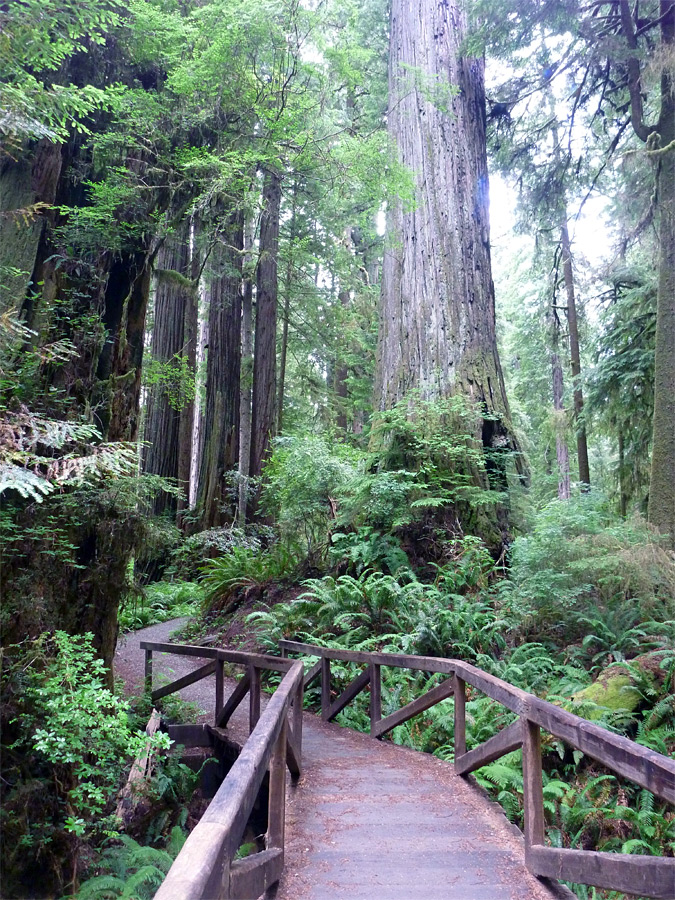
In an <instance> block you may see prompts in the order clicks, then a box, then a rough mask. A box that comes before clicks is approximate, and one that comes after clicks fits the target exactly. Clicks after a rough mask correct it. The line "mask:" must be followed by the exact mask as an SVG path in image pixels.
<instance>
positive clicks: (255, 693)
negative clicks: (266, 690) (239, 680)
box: [248, 665, 260, 731]
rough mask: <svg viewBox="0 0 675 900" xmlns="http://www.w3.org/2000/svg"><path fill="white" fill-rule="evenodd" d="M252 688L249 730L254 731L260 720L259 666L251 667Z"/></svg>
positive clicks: (249, 670) (249, 669)
mask: <svg viewBox="0 0 675 900" xmlns="http://www.w3.org/2000/svg"><path fill="white" fill-rule="evenodd" d="M248 672H249V675H250V677H251V686H250V688H249V691H250V693H249V719H248V724H249V730H250V731H253V729H254V728H255V726H256V725H257V724H258V719H259V718H260V669H259V668H258V667H257V666H253V665H251V666H249V668H248Z"/></svg>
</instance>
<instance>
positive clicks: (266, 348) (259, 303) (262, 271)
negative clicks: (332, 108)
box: [250, 169, 281, 478]
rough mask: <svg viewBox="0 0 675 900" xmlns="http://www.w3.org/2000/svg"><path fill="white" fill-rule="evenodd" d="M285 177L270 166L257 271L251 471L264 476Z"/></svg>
mask: <svg viewBox="0 0 675 900" xmlns="http://www.w3.org/2000/svg"><path fill="white" fill-rule="evenodd" d="M280 211H281V178H280V176H279V174H278V173H277V172H275V171H273V170H271V169H268V170H266V172H265V178H264V182H263V210H262V215H261V218H260V257H259V259H258V269H257V274H256V318H255V355H254V360H253V404H252V423H251V469H250V474H251V476H252V477H254V478H256V477H258V476H260V474H261V473H262V470H263V466H264V463H265V461H266V459H267V457H268V455H269V451H270V441H271V439H272V437H273V436H274V433H275V427H276V409H275V407H276V367H277V295H278V261H279V215H280Z"/></svg>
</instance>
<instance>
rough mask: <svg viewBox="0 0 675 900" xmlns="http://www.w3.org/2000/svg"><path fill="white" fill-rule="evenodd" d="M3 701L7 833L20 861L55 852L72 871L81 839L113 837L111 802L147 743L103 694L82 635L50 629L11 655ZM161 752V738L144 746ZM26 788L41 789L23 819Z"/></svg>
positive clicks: (117, 703)
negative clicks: (33, 810)
mask: <svg viewBox="0 0 675 900" xmlns="http://www.w3.org/2000/svg"><path fill="white" fill-rule="evenodd" d="M3 698H4V703H5V715H6V714H7V707H8V706H9V708H10V709H11V710H12V713H13V718H12V719H11V720H10V722H9V724H8V726H7V729H8V730H9V732H10V734H12V735H13V740H12V742H11V744H10V746H9V750H8V753H9V754H10V760H5V761H4V765H5V777H6V778H7V779H8V783H9V785H10V790H9V794H8V797H7V799H6V804H5V814H4V816H5V821H4V826H5V828H6V829H7V832H6V833H8V834H9V833H12V834H14V844H15V845H16V846H17V847H18V848H19V849H21V850H22V852H23V853H24V854H25V855H27V856H28V857H29V858H39V857H40V855H41V854H45V853H47V854H49V852H50V848H51V846H52V845H53V848H54V850H55V852H58V851H59V848H61V852H66V853H67V856H69V857H70V858H71V859H72V860H73V864H74V867H75V870H76V868H77V858H78V854H79V851H80V846H81V843H82V841H84V840H90V839H91V838H93V837H96V836H99V837H100V836H103V835H106V834H110V833H114V831H115V827H116V822H115V818H114V815H112V814H111V813H112V801H113V800H114V797H115V793H116V790H117V788H118V786H119V783H120V779H121V776H122V773H123V772H124V768H125V767H126V766H127V765H128V764H130V763H131V761H132V760H133V759H134V758H135V756H136V755H137V754H138V752H139V751H140V750H141V748H142V747H144V746H145V743H146V740H147V736H146V735H145V734H143V733H140V732H136V731H135V730H134V729H133V726H132V723H131V717H130V710H129V705H128V704H127V702H126V701H124V700H122V699H120V698H119V697H117V696H115V695H114V694H113V693H111V692H110V691H109V690H108V689H107V688H106V687H105V671H104V667H103V663H102V662H101V660H100V659H97V658H96V654H95V651H94V648H93V647H92V643H91V635H84V636H79V637H77V636H76V637H73V636H70V635H67V634H65V632H62V631H57V632H55V633H54V634H43V635H41V637H40V638H38V639H37V640H36V641H33V642H26V643H25V644H24V645H21V646H16V647H10V648H9V649H8V652H7V656H6V662H5V665H4V666H3ZM7 729H6V730H7ZM168 745H169V741H168V738H167V736H166V735H161V734H159V735H156V736H155V737H153V739H152V746H153V747H154V748H168ZM35 783H39V784H41V785H42V791H43V796H42V799H41V802H42V804H43V814H42V815H41V816H40V815H38V816H37V817H31V818H29V819H28V820H24V818H23V808H22V797H23V796H24V794H25V792H26V790H27V789H29V788H30V785H32V784H35ZM45 811H50V812H48V813H47V815H45ZM65 848H67V850H65Z"/></svg>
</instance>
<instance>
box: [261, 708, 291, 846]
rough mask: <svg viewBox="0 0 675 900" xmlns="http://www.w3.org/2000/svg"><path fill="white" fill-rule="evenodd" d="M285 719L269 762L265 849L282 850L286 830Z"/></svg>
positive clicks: (286, 726)
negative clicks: (275, 848)
mask: <svg viewBox="0 0 675 900" xmlns="http://www.w3.org/2000/svg"><path fill="white" fill-rule="evenodd" d="M287 728H288V724H287V722H286V718H285V717H284V721H283V722H282V725H281V731H280V732H279V736H278V737H277V739H276V742H275V744H274V752H273V753H272V758H271V760H270V786H269V804H268V814H267V841H266V846H267V848H268V849H269V848H272V847H278V848H280V849H281V850H283V849H284V835H285V830H286V744H287Z"/></svg>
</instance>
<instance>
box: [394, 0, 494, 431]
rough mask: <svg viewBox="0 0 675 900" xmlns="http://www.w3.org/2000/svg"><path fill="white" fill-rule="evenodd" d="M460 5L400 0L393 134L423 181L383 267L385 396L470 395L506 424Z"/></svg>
mask: <svg viewBox="0 0 675 900" xmlns="http://www.w3.org/2000/svg"><path fill="white" fill-rule="evenodd" d="M465 30H466V21H465V14H464V12H463V11H461V8H460V5H459V4H458V3H456V2H449V3H437V2H434V0H421V2H419V3H415V4H409V3H406V2H404V0H393V5H392V14H391V38H390V41H391V42H390V61H389V117H388V122H389V133H390V135H391V137H392V138H393V139H394V141H395V142H396V144H397V146H398V153H399V159H400V161H401V163H403V165H405V166H407V167H408V168H409V169H410V170H411V171H412V172H413V173H414V178H415V185H416V192H415V206H414V208H413V209H405V208H404V206H403V204H402V203H401V202H399V203H395V204H394V205H393V207H392V209H391V210H390V213H389V220H388V241H387V247H386V249H385V256H384V265H383V273H382V275H383V284H382V305H381V318H380V338H379V350H378V372H377V381H376V399H377V403H378V406H379V408H380V409H388V408H390V407H391V406H392V405H394V404H395V403H396V402H398V401H399V400H401V399H402V398H403V397H405V396H406V395H407V394H408V392H409V391H410V390H411V389H417V390H418V391H419V392H420V394H421V395H422V396H423V397H426V398H430V399H433V398H436V397H445V396H448V395H450V394H455V393H458V392H460V393H463V394H465V395H466V396H467V397H468V398H470V399H471V400H474V401H476V402H477V403H479V404H484V408H485V409H486V411H488V412H494V413H497V414H498V415H499V416H501V417H502V418H503V419H508V403H507V400H506V393H505V390H504V381H503V377H502V371H501V366H500V363H499V357H498V354H497V343H496V338H495V305H494V286H493V283H492V273H491V266H490V243H489V227H488V174H487V153H486V144H485V90H484V74H483V70H484V66H483V62H482V60H480V59H473V58H467V57H461V56H460V55H459V47H460V44H461V42H462V40H463V38H464V36H465Z"/></svg>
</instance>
